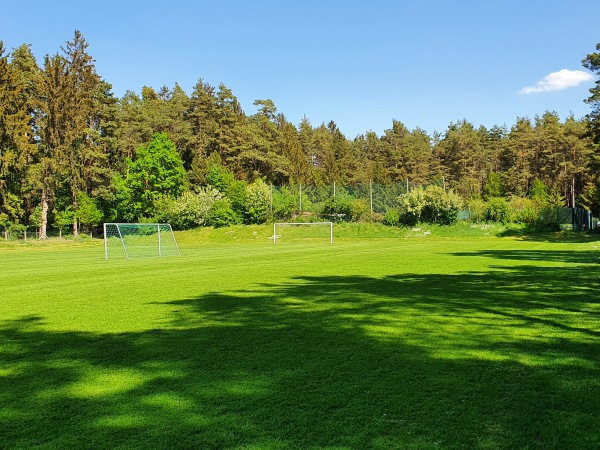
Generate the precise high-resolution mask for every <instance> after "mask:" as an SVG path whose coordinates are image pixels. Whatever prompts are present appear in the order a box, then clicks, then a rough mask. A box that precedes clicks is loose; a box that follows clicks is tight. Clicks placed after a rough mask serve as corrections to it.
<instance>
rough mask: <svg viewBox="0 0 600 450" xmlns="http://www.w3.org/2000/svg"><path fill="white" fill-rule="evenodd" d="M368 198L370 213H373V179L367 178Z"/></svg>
mask: <svg viewBox="0 0 600 450" xmlns="http://www.w3.org/2000/svg"><path fill="white" fill-rule="evenodd" d="M369 199H370V201H371V214H373V180H371V179H370V178H369Z"/></svg>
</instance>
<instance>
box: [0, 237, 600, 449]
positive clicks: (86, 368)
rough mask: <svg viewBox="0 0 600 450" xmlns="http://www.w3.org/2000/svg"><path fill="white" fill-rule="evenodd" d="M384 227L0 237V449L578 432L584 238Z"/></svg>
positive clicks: (574, 443)
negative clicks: (171, 250)
mask: <svg viewBox="0 0 600 450" xmlns="http://www.w3.org/2000/svg"><path fill="white" fill-rule="evenodd" d="M388 231H389V230H388ZM428 231H429V233H427V232H428ZM500 231H501V230H500ZM269 232H270V233H269ZM392 232H393V233H399V235H398V237H396V238H392V237H393V235H392V237H390V236H389V234H388V235H387V236H381V235H380V234H383V233H384V231H383V230H382V229H380V228H379V227H372V228H371V230H368V229H367V228H364V227H363V228H361V227H352V226H348V227H346V228H345V226H339V227H336V242H335V244H333V245H329V244H328V243H327V242H326V240H325V239H320V240H319V239H318V240H315V241H309V242H306V241H286V240H282V241H280V243H281V245H279V243H278V245H273V244H272V241H271V243H269V242H270V241H269V239H268V238H269V236H270V235H272V228H269V227H239V228H232V229H224V230H211V229H205V230H200V231H195V232H185V233H179V234H178V240H179V243H180V246H181V248H182V256H181V257H172V258H151V259H139V260H108V261H106V260H104V259H103V257H104V254H103V248H102V244H101V242H96V241H92V242H89V243H86V244H85V245H79V244H73V243H61V244H58V245H57V246H54V245H53V244H52V243H44V244H27V245H26V246H25V247H23V246H16V245H15V244H13V243H8V244H4V246H2V247H0V286H2V288H1V291H0V447H1V448H31V447H37V448H140V449H141V448H144V449H146V448H246V449H251V448H252V449H275V448H277V449H279V448H282V449H283V448H286V449H287V448H302V449H305V448H314V449H317V448H330V449H333V448H335V449H365V448H381V449H389V448H402V449H404V448H414V449H416V448H444V449H446V448H469V449H472V448H503V449H513V448H532V449H533V448H544V449H547V448H556V449H564V448H598V447H599V446H600V431H599V430H600V395H599V394H600V381H599V380H600V363H599V358H598V355H599V354H600V321H599V318H600V302H599V300H598V296H597V292H598V288H599V284H600V281H599V278H598V276H597V270H598V263H599V262H600V261H599V259H598V245H599V244H598V242H597V241H596V240H595V238H594V237H593V236H591V237H590V236H583V235H582V236H579V237H577V238H574V239H575V242H573V241H570V242H567V241H566V240H565V239H564V238H565V236H567V235H557V234H543V235H531V236H527V237H526V238H519V239H516V238H512V237H505V238H499V237H495V236H493V234H496V233H497V232H498V230H489V229H488V230H485V229H475V230H471V231H466V230H462V231H460V230H459V231H456V230H455V231H452V232H451V231H449V230H448V229H444V230H442V229H434V228H431V229H424V228H421V229H420V230H416V229H412V230H400V229H398V230H394V231H392ZM400 233H404V234H402V235H401V236H400ZM473 233H475V234H478V236H473V235H472V234H473ZM486 233H487V234H489V235H488V236H486V235H485V234H486ZM461 234H464V235H462V236H461ZM468 234H471V235H470V236H466V235H468ZM377 236H379V237H377ZM569 236H571V235H569ZM231 242H237V243H238V245H231V244H230V243H231Z"/></svg>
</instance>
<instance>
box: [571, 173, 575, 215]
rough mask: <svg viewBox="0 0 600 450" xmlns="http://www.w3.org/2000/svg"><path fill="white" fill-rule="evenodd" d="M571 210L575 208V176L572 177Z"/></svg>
mask: <svg viewBox="0 0 600 450" xmlns="http://www.w3.org/2000/svg"><path fill="white" fill-rule="evenodd" d="M571 208H575V175H573V176H572V177H571Z"/></svg>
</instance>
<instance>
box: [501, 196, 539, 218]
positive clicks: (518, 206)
mask: <svg viewBox="0 0 600 450" xmlns="http://www.w3.org/2000/svg"><path fill="white" fill-rule="evenodd" d="M508 206H509V211H510V222H514V223H523V224H527V225H534V224H536V223H538V222H539V220H540V211H541V206H540V202H539V201H538V200H532V199H530V198H524V197H512V198H511V199H510V201H509V203H508Z"/></svg>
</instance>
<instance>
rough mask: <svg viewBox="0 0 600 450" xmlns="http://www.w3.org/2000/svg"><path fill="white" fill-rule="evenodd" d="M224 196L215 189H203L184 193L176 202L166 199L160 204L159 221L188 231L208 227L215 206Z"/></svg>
mask: <svg viewBox="0 0 600 450" xmlns="http://www.w3.org/2000/svg"><path fill="white" fill-rule="evenodd" d="M221 198H222V195H221V194H220V193H219V191H218V190H216V189H215V188H213V187H205V188H201V189H200V190H199V191H198V192H196V193H194V192H190V191H187V192H184V193H183V195H182V196H181V197H179V198H178V199H176V200H174V199H171V198H164V199H162V200H161V202H159V205H160V209H159V212H158V216H157V219H158V220H159V221H160V220H163V221H166V222H169V223H170V224H171V225H172V226H173V228H175V229H178V230H187V229H190V228H195V227H199V226H202V225H206V224H207V222H208V217H209V213H210V211H211V208H212V206H213V204H214V203H215V202H216V201H218V200H220V199H221Z"/></svg>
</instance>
